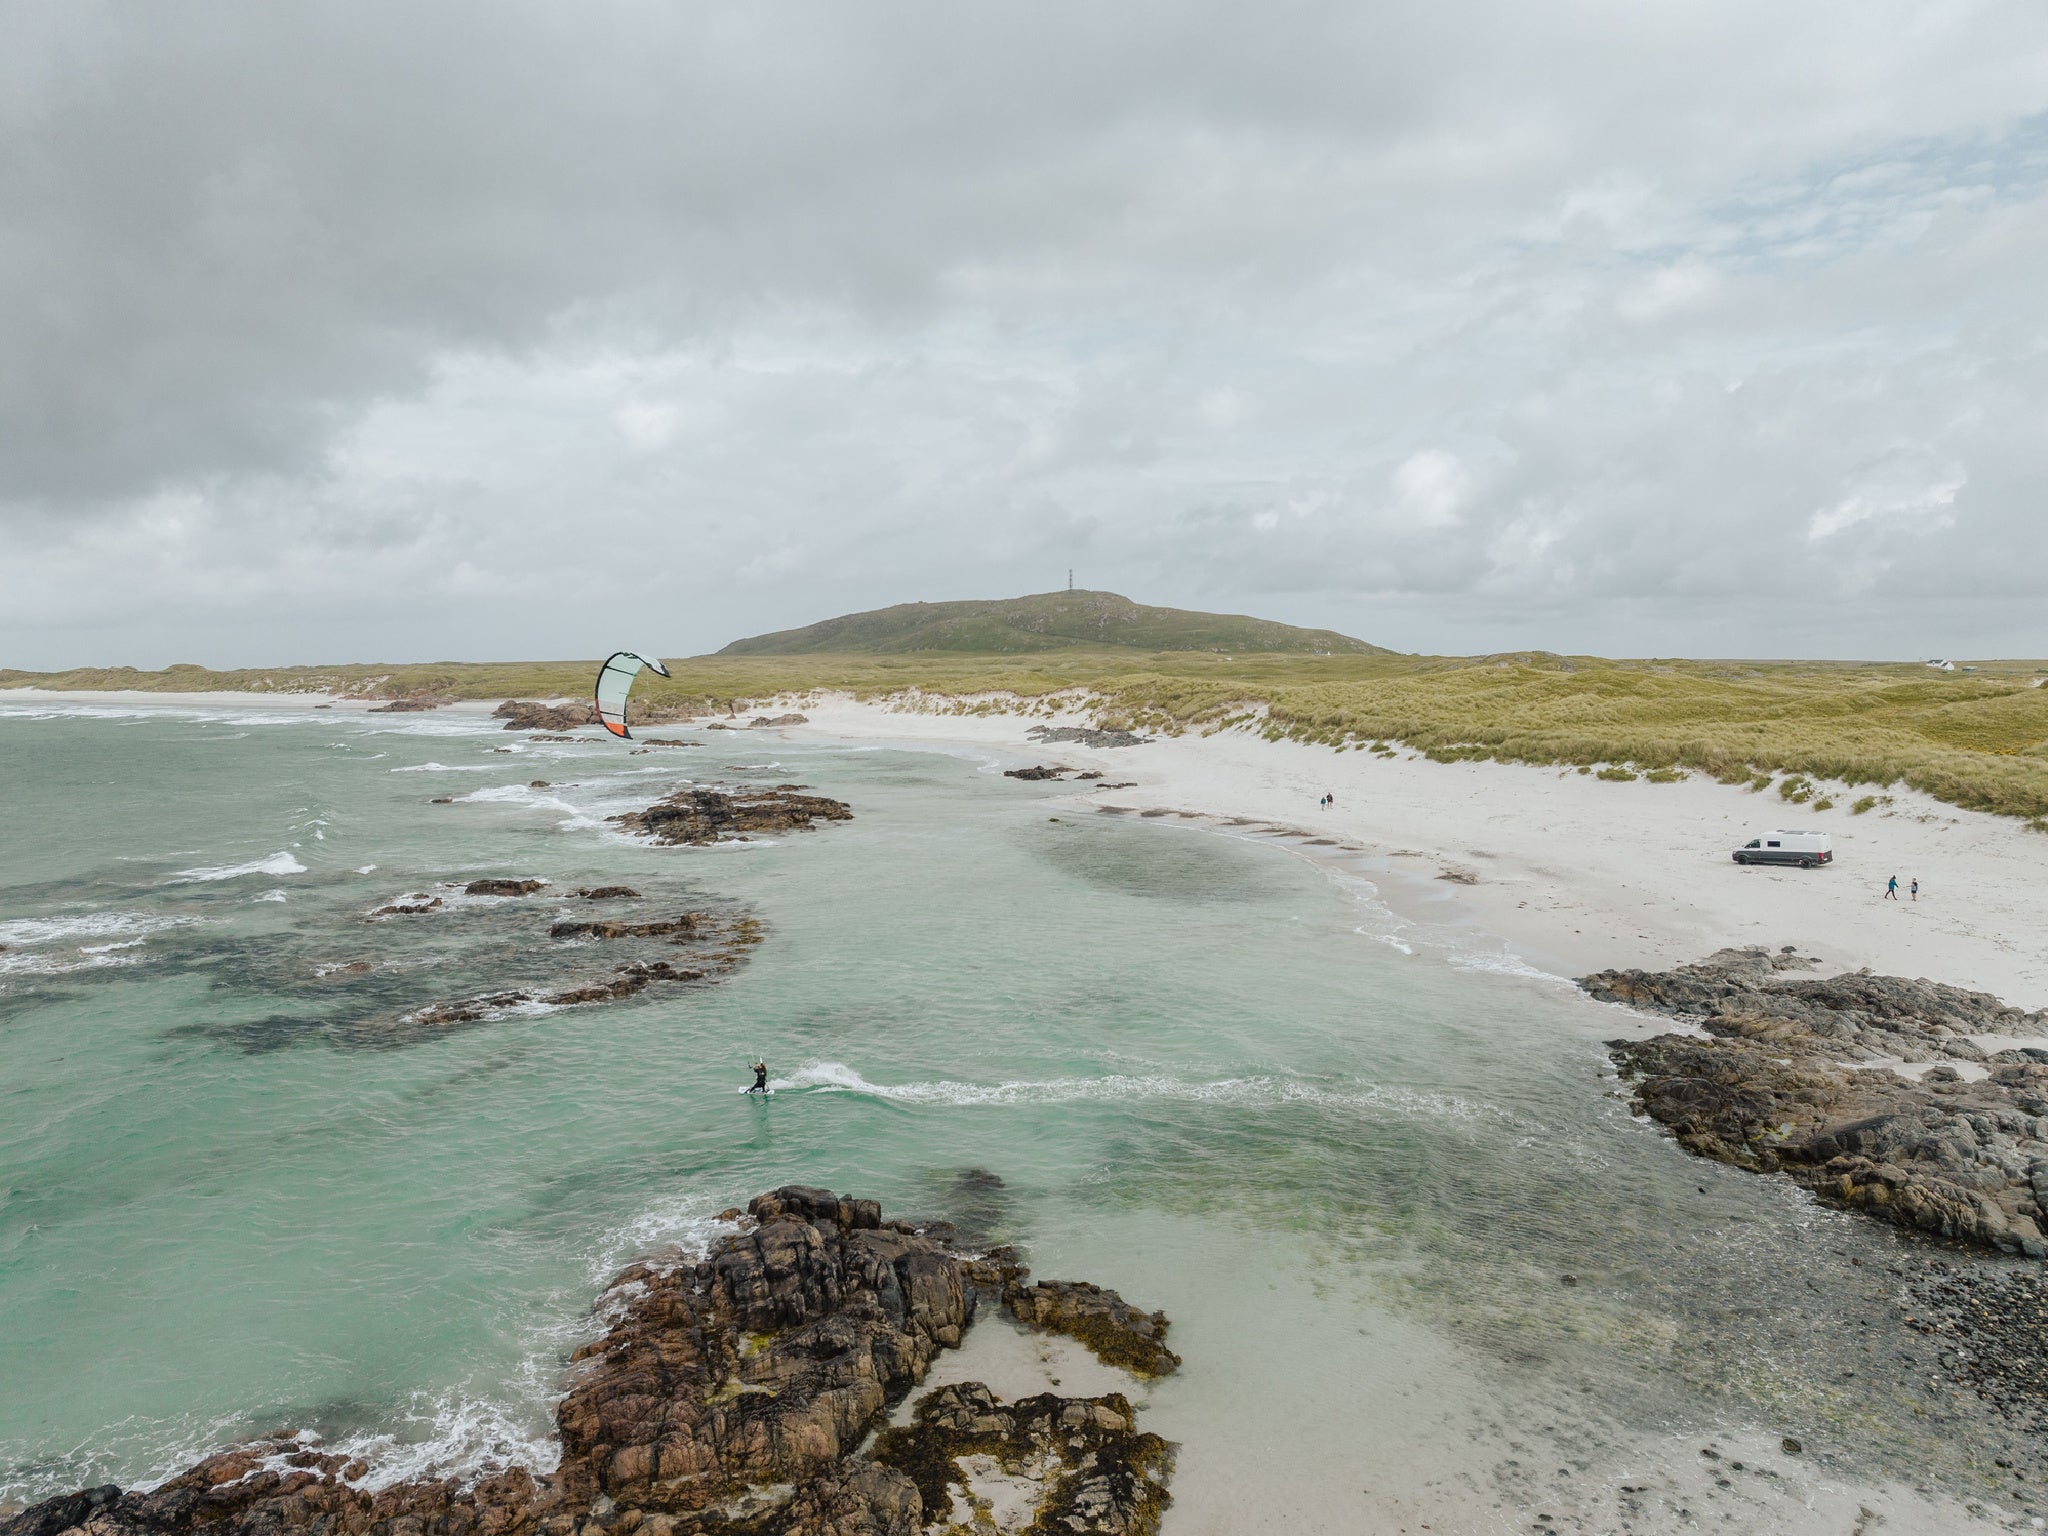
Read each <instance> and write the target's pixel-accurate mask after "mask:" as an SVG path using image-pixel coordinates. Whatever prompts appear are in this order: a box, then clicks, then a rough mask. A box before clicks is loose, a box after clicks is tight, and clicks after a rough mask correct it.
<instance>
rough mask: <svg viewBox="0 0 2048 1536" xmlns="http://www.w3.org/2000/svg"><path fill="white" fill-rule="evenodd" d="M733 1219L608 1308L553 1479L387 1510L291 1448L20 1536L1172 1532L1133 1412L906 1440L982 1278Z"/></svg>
mask: <svg viewBox="0 0 2048 1536" xmlns="http://www.w3.org/2000/svg"><path fill="white" fill-rule="evenodd" d="M728 1216H729V1217H730V1218H732V1219H733V1222H734V1225H735V1226H736V1227H737V1228H738V1230H737V1231H735V1232H734V1233H733V1234H732V1235H730V1236H728V1237H725V1238H724V1239H722V1240H721V1241H720V1242H719V1243H718V1244H717V1245H716V1246H715V1247H714V1248H713V1249H712V1251H711V1252H710V1253H709V1254H708V1255H706V1256H705V1257H703V1258H702V1259H696V1260H691V1259H687V1258H685V1257H683V1256H681V1255H669V1256H665V1257H660V1258H652V1259H648V1260H645V1261H642V1262H640V1263H637V1264H634V1265H632V1266H631V1267H629V1268H628V1269H626V1270H625V1271H624V1272H623V1273H621V1274H620V1275H619V1276H618V1277H617V1278H616V1279H615V1280H613V1282H612V1284H611V1286H610V1287H609V1288H608V1289H607V1290H606V1292H605V1294H604V1296H603V1298H602V1299H601V1300H600V1303H599V1309H600V1313H601V1315H603V1316H604V1317H605V1318H606V1319H607V1322H608V1326H607V1327H606V1330H605V1332H604V1335H603V1336H602V1337H601V1338H598V1339H596V1340H594V1341H593V1342H591V1343H589V1344H586V1345H585V1346H583V1347H582V1348H581V1349H579V1350H577V1351H576V1354H575V1356H574V1359H573V1360H572V1362H571V1366H570V1376H569V1381H568V1390H567V1393H566V1395H565V1396H564V1397H563V1399H562V1401H561V1403H560V1405H559V1407H558V1408H557V1409H556V1413H555V1423H556V1428H557V1431H558V1432H559V1435H560V1440H561V1460H560V1463H559V1465H558V1466H557V1467H556V1469H555V1470H554V1471H552V1472H548V1473H542V1474H537V1473H533V1472H530V1471H528V1470H526V1469H524V1468H516V1467H515V1468H513V1469H511V1470H509V1471H506V1472H504V1473H502V1474H500V1475H498V1476H495V1477H491V1478H488V1479H485V1480H483V1481H480V1482H476V1483H462V1482H458V1481H455V1480H441V1481H413V1482H402V1483H396V1484H392V1485H389V1486H384V1487H381V1488H377V1489H375V1490H374V1491H373V1490H372V1489H371V1488H370V1487H368V1486H366V1482H365V1480H366V1477H367V1474H368V1472H369V1468H368V1467H367V1466H366V1465H365V1464H364V1463H362V1462H359V1461H357V1462H350V1461H345V1460H344V1459H342V1458H341V1457H338V1456H335V1455H332V1454H330V1453H327V1452H325V1451H323V1450H321V1449H320V1447H319V1444H318V1442H317V1441H314V1440H312V1439H311V1438H310V1437H307V1436H302V1435H296V1434H291V1433H287V1432H282V1431H281V1432H279V1433H277V1434H274V1435H270V1436H266V1437H264V1438H262V1439H258V1440H254V1441H250V1442H247V1443H245V1444H242V1445H238V1446H234V1447H232V1448H230V1449H228V1450H225V1451H222V1452H220V1453H219V1454H217V1455H214V1456H210V1457H208V1458H206V1459H205V1460H204V1461H201V1462H200V1463H198V1465H196V1466H194V1467H192V1468H190V1469H189V1470H187V1471H186V1472H184V1473H182V1474H180V1475H179V1476H176V1477H173V1478H171V1479H170V1480H169V1481H167V1482H164V1483H162V1484H160V1485H159V1486H157V1487H155V1488H152V1489H149V1490H138V1491H127V1492H124V1491H123V1490H122V1489H120V1488H118V1487H115V1486H111V1485H110V1486H107V1487H102V1488H96V1489H89V1490H85V1491H83V1492H80V1493H75V1494H70V1495H65V1496H62V1497H58V1498H54V1499H48V1500H45V1501H44V1502H43V1503H40V1504H37V1505H34V1506H32V1507H30V1508H28V1509H26V1510H24V1511H22V1512H21V1513H20V1514H18V1515H15V1516H14V1517H13V1518H11V1519H8V1520H4V1521H0V1536H298V1533H304V1536H713V1533H717V1536H920V1533H924V1532H941V1531H954V1530H961V1529H970V1530H975V1531H1014V1532H1047V1533H1051V1532H1058V1533H1062V1536H1084V1533H1089V1532H1102V1533H1116V1536H1152V1533H1154V1532H1156V1531H1157V1529H1158V1525H1159V1517H1160V1514H1161V1512H1162V1511H1163V1510H1164V1509H1165V1507H1166V1505H1167V1503H1168V1502H1169V1496H1168V1494H1167V1491H1166V1483H1167V1478H1168V1476H1169V1475H1170V1472H1171V1469H1172V1448H1171V1447H1170V1446H1169V1445H1167V1444H1166V1442H1164V1441H1162V1440H1160V1439H1159V1437H1158V1436H1156V1435H1151V1434H1147V1433H1143V1432H1140V1431H1138V1430H1137V1429H1136V1427H1135V1423H1134V1414H1133V1410H1132V1407H1131V1404H1130V1402H1129V1401H1128V1400H1127V1399H1126V1398H1125V1397H1123V1396H1122V1395H1121V1394H1117V1393H1111V1394H1108V1395H1106V1396H1104V1397H1100V1398H1063V1397H1058V1396H1055V1395H1052V1394H1042V1395H1039V1396H1036V1397H1030V1398H1026V1399H1023V1400H1021V1401H1019V1402H1016V1403H1011V1404H1004V1403H1002V1402H1001V1401H1000V1400H998V1399H997V1398H996V1397H995V1395H994V1394H993V1393H991V1392H990V1391H989V1389H988V1388H987V1387H986V1386H983V1385H982V1384H980V1383H978V1382H970V1383H962V1384H954V1385H950V1386H947V1387H944V1388H942V1389H940V1390H938V1391H936V1392H933V1393H932V1394H930V1395H929V1396H928V1397H927V1398H925V1399H924V1400H923V1401H921V1402H919V1403H917V1404H915V1405H914V1408H913V1411H912V1413H911V1415H910V1418H911V1422H909V1423H908V1424H898V1425H897V1426H895V1427H893V1428H886V1429H885V1425H886V1423H887V1421H888V1419H889V1418H890V1414H891V1410H892V1409H893V1408H894V1407H896V1406H897V1405H898V1404H900V1403H902V1402H903V1401H904V1399H905V1398H906V1397H908V1395H909V1394H910V1393H911V1391H912V1390H913V1389H914V1388H915V1387H916V1386H917V1385H918V1384H919V1383H920V1382H922V1381H923V1379H924V1377H925V1374H926V1372H927V1370H928V1369H929V1367H930V1365H931V1363H932V1361H933V1359H934V1358H935V1357H936V1356H937V1355H938V1354H939V1352H940V1351H942V1350H946V1349H953V1348H957V1347H958V1346H959V1344H960V1342H961V1340H962V1338H963V1337H964V1336H965V1334H966V1332H967V1330H968V1328H969V1327H970V1326H971V1325H972V1324H973V1322H974V1318H975V1315H976V1311H977V1307H978V1304H979V1297H978V1295H977V1289H976V1279H975V1277H976V1274H977V1270H976V1267H975V1263H974V1261H973V1260H972V1259H970V1258H969V1257H967V1256H965V1255H963V1254H961V1253H958V1252H955V1251H954V1250H953V1249H952V1248H951V1247H949V1246H948V1245H947V1244H946V1243H945V1242H944V1241H943V1240H942V1239H941V1238H940V1237H938V1236H935V1235H933V1234H932V1232H931V1231H928V1230H923V1229H920V1228H918V1227H917V1226H914V1225H913V1224H911V1223H909V1222H905V1221H885V1220H884V1219H883V1218H882V1213H881V1210H880V1208H879V1206H878V1205H877V1204H876V1203H875V1202H874V1201H872V1200H857V1199H853V1198H851V1197H848V1196H844V1195H834V1194H832V1193H831V1192H830V1191H828V1190H822V1189H809V1188H803V1187H799V1186H789V1187H785V1188H782V1189H778V1190H775V1191H773V1192H772V1193H770V1194H765V1195H762V1196H759V1197H758V1198H756V1199H755V1200H754V1201H753V1202H752V1203H751V1204H750V1205H749V1207H748V1208H747V1213H746V1214H745V1215H741V1214H740V1213H739V1212H737V1211H735V1212H730V1213H728ZM998 1269H1000V1270H1003V1271H1004V1272H1006V1273H1010V1274H1013V1275H1014V1273H1015V1267H1014V1266H1002V1265H999V1266H998ZM878 1429H884V1430H885V1432H884V1433H883V1434H882V1435H881V1436H880V1437H879V1439H878V1441H877V1442H876V1446H875V1450H874V1454H873V1455H872V1456H868V1455H863V1454H862V1453H861V1447H862V1446H863V1445H864V1444H865V1443H866V1442H867V1440H868V1437H869V1436H870V1435H871V1434H873V1433H874V1432H875V1431H876V1430H878ZM963 1509H964V1511H965V1515H964V1517H963V1516H962V1510H963Z"/></svg>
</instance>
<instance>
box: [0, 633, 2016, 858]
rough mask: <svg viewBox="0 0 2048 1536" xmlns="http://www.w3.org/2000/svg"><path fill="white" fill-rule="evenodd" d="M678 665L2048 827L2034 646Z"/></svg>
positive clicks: (509, 685) (461, 686)
mask: <svg viewBox="0 0 2048 1536" xmlns="http://www.w3.org/2000/svg"><path fill="white" fill-rule="evenodd" d="M669 665H670V667H671V670H672V671H673V672H674V673H675V676H674V677H673V678H671V679H667V680H664V679H662V678H659V677H653V676H648V675H645V674H643V676H642V679H641V682H640V685H639V687H638V688H637V689H636V692H635V697H636V698H638V699H644V700H645V701H647V702H648V703H650V704H670V705H680V704H692V705H694V706H696V707H697V708H700V709H707V710H732V711H744V710H747V709H750V708H752V707H754V706H755V705H756V704H757V703H760V702H763V701H766V700H769V699H775V698H790V697H800V696H802V695H804V694H807V693H818V692H823V691H827V690H839V691H845V692H849V693H852V694H853V695H855V696H856V697H859V698H863V699H891V700H894V701H896V702H898V703H900V704H902V705H904V706H907V707H911V708H918V709H925V710H930V711H933V712H945V713H961V712H971V713H1003V712H1041V713H1049V712H1051V711H1052V710H1054V709H1055V708H1058V707H1075V706H1078V707H1081V708H1083V709H1086V710H1087V711H1089V712H1090V713H1092V714H1093V715H1094V716H1095V717H1096V718H1097V719H1098V720H1100V721H1102V722H1104V723H1109V724H1123V725H1128V726H1132V727H1135V728H1138V729H1142V730H1147V731H1157V732H1164V733H1169V734H1180V733H1183V732H1189V731H1193V732H1204V733H1206V732H1214V731H1219V730H1233V731H1251V732H1257V733H1260V734H1262V735H1264V736H1267V737H1269V738H1271V739H1275V740H1280V739H1287V740H1292V741H1297V742H1304V743H1311V744H1320V745H1323V746H1327V747H1330V748H1333V749H1338V750H1359V751H1371V750H1377V751H1379V752H1381V753H1382V754H1384V753H1385V752H1387V751H1388V750H1390V745H1389V744H1393V743H1399V744H1401V745H1404V746H1406V747H1409V748H1412V749H1414V750H1416V751H1419V752H1421V753H1424V754H1425V755H1427V756H1430V757H1432V758H1436V759H1438V760H1441V761H1459V760H1476V759H1494V760H1498V761H1501V762H1516V763H1538V764H1558V765H1575V766H1583V767H1587V768H1589V769H1595V770H1598V769H1603V768H1604V769H1620V770H1625V771H1626V772H1628V773H1631V774H1634V775H1637V776H1640V777H1642V778H1644V779H1647V780H1649V781H1651V782H1667V781H1668V780H1669V779H1671V778H1672V777H1674V776H1677V775H1679V774H1681V773H1683V772H1687V771H1692V772H1701V773H1707V774H1711V775H1713V776H1715V777H1716V778H1719V779H1721V780H1723V781H1725V782H1728V783H1754V782H1755V781H1756V780H1757V779H1758V778H1759V777H1760V776H1763V775H1774V774H1786V775H1793V776H1796V777H1798V778H1800V779H1801V780H1808V781H1824V782H1827V783H1834V784H1845V785H1861V786H1871V787H1873V788H1877V789H1882V788H1885V787H1888V786H1893V785H1906V786H1909V787H1911V788H1913V789H1917V790H1920V791H1922V792H1924V793H1926V794H1929V795H1932V796H1934V797H1935V798H1937V799H1940V800H1944V801H1947V802H1948V803H1950V804H1953V805H1958V806H1965V807H1968V808H1969V809H1972V810H1979V811H1989V812H1993V813H1996V814H1999V815H2006V816H2015V817H2020V818H2024V819H2027V820H2029V821H2032V822H2034V823H2035V824H2036V825H2048V687H2037V686H2035V683H2036V682H2037V680H2038V679H2040V678H2042V677H2044V676H2048V668H2042V667H2040V666H2037V665H2036V664H2034V663H2031V662H2026V663H2022V662H1987V663H1984V664H1982V665H1981V667H1980V669H1979V670H1978V671H1976V672H1974V673H1934V672H1930V671H1928V670H1927V669H1926V668H1923V667H1920V666H1917V665H1913V664H1907V663H1898V664H1876V663H1872V664H1859V663H1817V662H1702V661H1609V660H1604V659H1601V658H1597V657H1559V656H1551V655H1548V654H1545V653H1540V652H1539V653H1520V654H1515V655H1508V656H1487V657H1416V656H1396V655H1348V656H1347V655H1332V656H1303V655H1247V656H1236V657H1226V656H1222V655H1218V654H1214V653H1206V652H1188V651H1170V652H1159V653H1156V654H1152V655H1146V654H1143V653H1138V652H1133V651H1131V650H1129V649H1118V650H1091V649H1080V648H1077V649H1071V650H1055V651H1042V652H1037V653H1034V654H1030V655H1011V656H988V655H973V654H966V653H959V652H943V653H941V652H912V653H905V654H896V655H833V654H810V655H799V656H700V657H692V658H688V659H685V660H681V661H675V662H671V663H669ZM596 667H597V663H596V660H595V659H592V660H589V661H571V662H490V663H476V662H442V663H429V664H406V665H398V666H374V665H370V666H365V665H350V666H328V667H283V668H252V669H244V670H241V671H230V672H212V671H207V670H206V669H204V668H199V667H189V666H187V667H173V668H169V669H167V670H165V671H162V672H137V671H135V670H133V669H130V668H111V669H91V670H84V671H75V672H61V673H28V672H10V671H0V687H30V686H33V687H42V688H63V689H139V690H145V691H180V690H195V691H196V690H209V689H233V690H243V691H257V692H313V691H335V692H345V693H352V694H358V695H365V696H376V697H392V696H396V695H399V694H405V693H413V692H430V693H440V694H444V695H446V696H448V697H451V698H471V699H476V698H501V697H505V696H508V695H509V696H519V697H528V698H542V697H555V696H571V697H575V696H581V695H583V694H585V693H587V692H588V690H589V686H590V681H591V678H592V676H593V675H594V674H595V671H596ZM1608 776H1610V777H1616V778H1618V777H1620V776H1621V775H1620V774H1619V773H1616V774H1610V775H1608ZM1758 787H1762V786H1760V785H1759V786H1758ZM1793 793H1795V794H1796V793H1797V790H1796V789H1795V790H1794V791H1793ZM1865 798H1868V797H1867V796H1866V797H1865ZM1797 803H1802V804H1804V803H1806V802H1804V801H1801V802H1797Z"/></svg>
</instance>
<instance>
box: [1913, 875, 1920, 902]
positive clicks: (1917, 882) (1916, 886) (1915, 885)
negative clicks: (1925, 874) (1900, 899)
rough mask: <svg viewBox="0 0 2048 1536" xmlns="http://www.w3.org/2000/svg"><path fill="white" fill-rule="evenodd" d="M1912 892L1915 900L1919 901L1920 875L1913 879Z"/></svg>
mask: <svg viewBox="0 0 2048 1536" xmlns="http://www.w3.org/2000/svg"><path fill="white" fill-rule="evenodd" d="M1912 892H1913V899H1914V900H1915V901H1918V900H1919V899H1920V877H1919V876H1918V875H1915V876H1914V877H1913V884H1912Z"/></svg>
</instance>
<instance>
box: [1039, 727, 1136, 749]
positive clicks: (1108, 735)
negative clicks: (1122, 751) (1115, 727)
mask: <svg viewBox="0 0 2048 1536" xmlns="http://www.w3.org/2000/svg"><path fill="white" fill-rule="evenodd" d="M1024 734H1025V735H1026V736H1028V737H1029V738H1030V739H1031V740H1033V741H1045V742H1052V741H1076V742H1079V743H1080V744H1081V745H1082V746H1084V747H1142V746H1143V745H1144V744H1145V743H1146V742H1148V741H1150V740H1151V739H1152V738H1151V737H1149V736H1140V735H1138V734H1137V732H1135V731H1104V730H1098V729H1096V728H1095V727H1094V726H1087V725H1034V726H1033V727H1031V729H1030V730H1028V731H1026V732H1025V733H1024Z"/></svg>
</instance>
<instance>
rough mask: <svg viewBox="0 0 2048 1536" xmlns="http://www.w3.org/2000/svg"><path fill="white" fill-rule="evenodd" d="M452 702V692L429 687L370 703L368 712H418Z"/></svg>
mask: <svg viewBox="0 0 2048 1536" xmlns="http://www.w3.org/2000/svg"><path fill="white" fill-rule="evenodd" d="M454 702H455V695H454V694H452V693H435V692H433V691H432V690H430V689H424V688H423V689H418V690H416V691H415V692H412V693H404V694H400V695H399V696H398V697H397V698H395V699H393V700H392V701H391V702H390V703H389V704H372V705H371V706H370V708H369V710H368V713H370V714H373V715H411V714H420V713H424V712H425V711H427V710H430V709H439V708H441V707H442V706H443V705H444V704H453V703H454ZM313 707H314V708H315V709H326V708H328V707H329V706H327V705H325V704H316V705H314V706H313Z"/></svg>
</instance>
